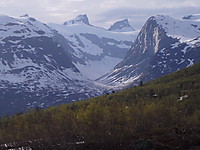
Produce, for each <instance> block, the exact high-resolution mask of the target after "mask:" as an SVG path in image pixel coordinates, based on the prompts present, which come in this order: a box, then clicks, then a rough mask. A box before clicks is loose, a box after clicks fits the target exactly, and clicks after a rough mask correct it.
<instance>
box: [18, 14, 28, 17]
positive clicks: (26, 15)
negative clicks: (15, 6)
mask: <svg viewBox="0 0 200 150" xmlns="http://www.w3.org/2000/svg"><path fill="white" fill-rule="evenodd" d="M20 17H26V18H28V17H29V15H28V14H25V15H22V16H20Z"/></svg>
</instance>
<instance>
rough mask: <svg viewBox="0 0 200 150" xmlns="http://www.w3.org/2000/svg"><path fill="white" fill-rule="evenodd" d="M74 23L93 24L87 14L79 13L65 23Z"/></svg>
mask: <svg viewBox="0 0 200 150" xmlns="http://www.w3.org/2000/svg"><path fill="white" fill-rule="evenodd" d="M73 24H86V25H89V26H92V25H91V24H90V23H89V19H88V17H87V15H86V14H84V15H78V16H77V17H76V18H74V19H72V20H69V21H66V22H64V25H73Z"/></svg>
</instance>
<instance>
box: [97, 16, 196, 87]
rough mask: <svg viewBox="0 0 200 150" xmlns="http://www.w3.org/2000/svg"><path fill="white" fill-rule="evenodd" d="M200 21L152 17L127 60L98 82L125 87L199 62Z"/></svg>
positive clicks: (135, 42) (143, 28) (139, 35)
mask: <svg viewBox="0 0 200 150" xmlns="http://www.w3.org/2000/svg"><path fill="white" fill-rule="evenodd" d="M199 37H200V22H197V21H188V20H179V19H175V18H172V17H169V16H164V15H158V16H152V17H150V18H149V19H148V20H147V21H146V23H145V25H144V26H143V27H142V29H141V31H140V33H139V34H138V36H137V38H136V40H135V41H134V44H133V46H132V48H131V49H130V50H129V52H128V54H127V55H126V57H125V59H124V60H123V61H122V62H120V63H119V64H118V65H117V66H115V68H114V69H113V70H111V71H110V72H109V73H107V74H105V75H104V76H102V77H101V78H99V79H98V81H99V82H102V83H106V84H110V85H115V86H126V85H128V84H130V83H131V82H132V83H134V84H135V83H138V82H139V81H148V80H151V79H155V78H157V77H159V76H162V75H165V74H169V73H172V72H175V71H177V70H179V69H181V68H184V67H188V66H191V65H192V64H194V63H196V62H199V61H200V44H199V43H200V38H199Z"/></svg>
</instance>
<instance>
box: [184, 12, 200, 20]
mask: <svg viewBox="0 0 200 150" xmlns="http://www.w3.org/2000/svg"><path fill="white" fill-rule="evenodd" d="M183 19H184V20H193V21H200V14H192V15H188V16H184V17H183Z"/></svg>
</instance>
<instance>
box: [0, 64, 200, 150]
mask: <svg viewBox="0 0 200 150" xmlns="http://www.w3.org/2000/svg"><path fill="white" fill-rule="evenodd" d="M199 94H200V64H196V65H193V66H192V67H189V68H187V69H183V70H181V71H178V72H176V73H173V74H170V75H167V76H164V77H161V78H159V79H157V80H154V81H151V82H148V83H146V84H143V85H142V86H137V87H133V88H130V89H127V90H124V91H121V92H118V93H114V94H110V95H104V96H100V97H96V98H91V99H88V100H86V101H79V102H75V103H71V104H66V105H61V106H58V107H52V108H49V109H45V110H40V109H36V110H32V111H30V112H29V113H26V114H16V115H15V116H13V117H7V118H2V119H1V120H0V143H1V144H4V143H12V142H15V143H13V144H10V145H11V146H12V145H14V146H15V147H20V146H24V147H26V146H27V147H32V148H33V149H34V150H35V149H36V150H40V149H42V150H43V149H46V150H50V149H52V150H55V149H60V150H66V149H67V150H70V149H73V150H74V149H78V150H79V149H80V150H151V149H154V150H168V149H169V150H186V149H191V150H192V149H193V148H197V149H198V148H199V147H198V146H200V144H199V143H200V96H199ZM4 147H5V146H4V145H2V146H0V149H4Z"/></svg>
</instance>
